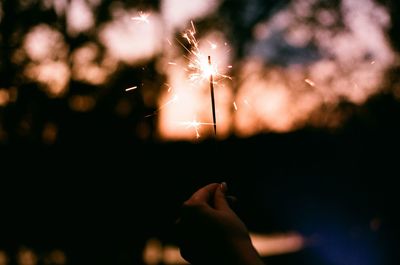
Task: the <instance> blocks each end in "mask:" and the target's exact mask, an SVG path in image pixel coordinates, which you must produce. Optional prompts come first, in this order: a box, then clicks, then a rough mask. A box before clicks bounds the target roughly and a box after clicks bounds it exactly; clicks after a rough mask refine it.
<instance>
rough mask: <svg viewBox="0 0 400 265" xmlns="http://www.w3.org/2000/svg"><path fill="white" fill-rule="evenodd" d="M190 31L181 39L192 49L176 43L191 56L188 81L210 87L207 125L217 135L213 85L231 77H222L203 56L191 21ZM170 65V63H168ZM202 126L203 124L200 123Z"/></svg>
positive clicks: (213, 48)
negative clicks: (206, 84) (209, 116)
mask: <svg viewBox="0 0 400 265" xmlns="http://www.w3.org/2000/svg"><path fill="white" fill-rule="evenodd" d="M191 25H192V27H191V29H189V30H187V31H186V32H185V33H184V34H183V35H182V37H183V38H184V39H186V41H187V42H188V44H189V45H191V46H192V49H188V48H186V47H185V45H183V44H182V43H180V42H179V40H178V42H179V43H180V44H181V45H182V47H183V48H184V49H186V51H187V52H188V53H189V54H190V55H192V57H191V58H189V63H188V70H189V71H190V72H191V74H190V75H189V80H190V81H192V82H196V81H202V80H207V81H208V82H209V87H210V93H211V111H212V118H213V123H212V124H209V123H207V125H213V127H214V135H217V121H216V105H215V97H214V84H216V83H217V82H218V79H224V78H228V79H232V78H231V77H229V76H227V75H223V74H221V73H220V72H219V71H218V67H217V64H212V63H211V56H205V55H204V54H203V52H202V51H201V50H200V47H199V46H200V45H199V42H198V41H197V39H196V36H195V35H196V28H195V26H194V24H193V21H191ZM208 43H209V44H210V49H211V50H215V49H217V48H218V45H217V44H215V43H213V42H210V41H208ZM170 64H172V63H170ZM231 67H232V66H228V68H231ZM200 124H201V125H203V124H204V123H200Z"/></svg>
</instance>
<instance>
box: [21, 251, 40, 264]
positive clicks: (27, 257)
mask: <svg viewBox="0 0 400 265" xmlns="http://www.w3.org/2000/svg"><path fill="white" fill-rule="evenodd" d="M37 261H38V258H37V255H36V254H35V252H33V251H32V250H31V249H27V248H23V249H21V250H20V251H18V254H17V263H18V265H36V264H37Z"/></svg>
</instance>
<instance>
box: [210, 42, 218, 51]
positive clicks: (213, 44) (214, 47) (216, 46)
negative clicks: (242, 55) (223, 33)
mask: <svg viewBox="0 0 400 265" xmlns="http://www.w3.org/2000/svg"><path fill="white" fill-rule="evenodd" d="M208 43H209V44H210V47H211V49H212V50H215V49H217V48H218V45H217V44H215V43H212V42H211V41H209V42H208Z"/></svg>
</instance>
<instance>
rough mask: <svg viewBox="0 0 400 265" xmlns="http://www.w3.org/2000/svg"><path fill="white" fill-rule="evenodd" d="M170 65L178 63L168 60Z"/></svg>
mask: <svg viewBox="0 0 400 265" xmlns="http://www.w3.org/2000/svg"><path fill="white" fill-rule="evenodd" d="M168 64H169V65H176V63H175V62H168Z"/></svg>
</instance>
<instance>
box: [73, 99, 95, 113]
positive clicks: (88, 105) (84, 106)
mask: <svg viewBox="0 0 400 265" xmlns="http://www.w3.org/2000/svg"><path fill="white" fill-rule="evenodd" d="M95 105H96V101H95V99H94V98H93V97H91V96H83V95H76V96H73V97H71V98H70V100H69V106H70V108H71V109H72V110H74V111H77V112H88V111H91V110H92V109H93V108H94V107H95Z"/></svg>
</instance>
